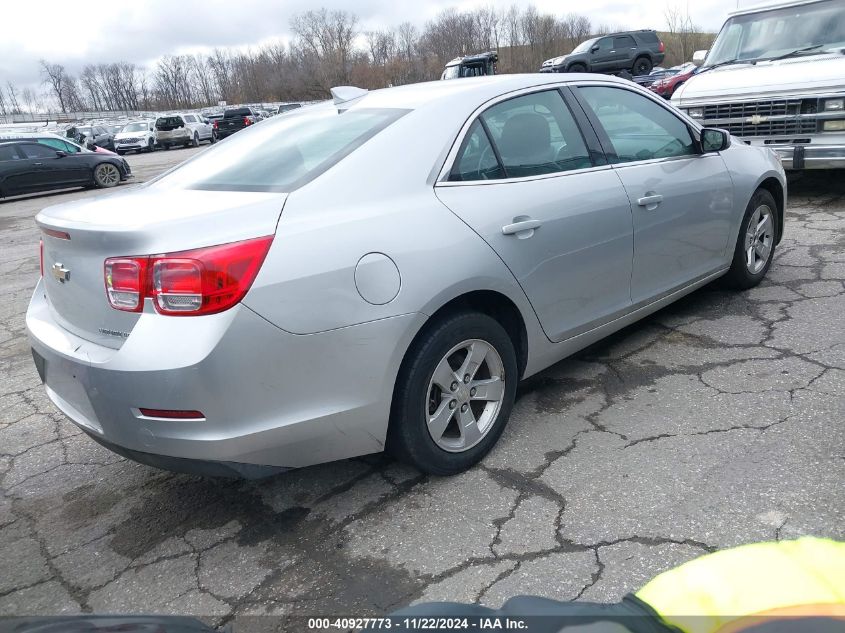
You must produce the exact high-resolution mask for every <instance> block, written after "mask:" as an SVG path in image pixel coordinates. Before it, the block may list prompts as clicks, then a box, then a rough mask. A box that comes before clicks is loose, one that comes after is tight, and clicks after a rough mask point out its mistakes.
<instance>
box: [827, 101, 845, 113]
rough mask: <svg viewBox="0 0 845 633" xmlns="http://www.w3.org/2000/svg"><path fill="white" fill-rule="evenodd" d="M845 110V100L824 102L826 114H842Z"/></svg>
mask: <svg viewBox="0 0 845 633" xmlns="http://www.w3.org/2000/svg"><path fill="white" fill-rule="evenodd" d="M842 110H845V99H827V100H826V101H825V102H824V111H825V112H841V111H842Z"/></svg>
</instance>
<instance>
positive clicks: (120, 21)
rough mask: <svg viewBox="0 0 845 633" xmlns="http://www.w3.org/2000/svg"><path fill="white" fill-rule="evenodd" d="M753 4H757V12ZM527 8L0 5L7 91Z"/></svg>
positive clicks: (712, 1) (591, 8)
mask: <svg viewBox="0 0 845 633" xmlns="http://www.w3.org/2000/svg"><path fill="white" fill-rule="evenodd" d="M737 1H739V2H740V3H741V6H748V5H749V4H751V3H752V2H753V0H693V1H692V2H689V3H688V4H687V2H685V0H650V1H649V0H591V1H590V2H587V3H577V2H571V1H567V0H536V1H535V2H534V3H533V4H534V5H535V6H536V7H537V8H538V10H540V11H541V12H549V13H557V14H565V13H567V12H569V11H575V12H579V13H583V14H584V15H586V16H587V17H589V18H590V20H591V21H592V22H593V24H596V25H597V24H607V25H609V26H624V27H625V28H630V29H635V28H656V29H661V28H663V27H664V26H665V19H664V17H663V16H664V11H665V8H666V6H667V4H670V5H673V6H675V5H679V6H681V7H686V6H688V7H689V12H690V14H691V15H692V18H693V21H694V22H695V23H696V24H698V25H700V26H702V27H704V28H705V29H708V30H714V31H715V30H717V29H718V28H719V27H720V26H721V24H722V22H723V20H724V18H725V14H726V13H727V12H728V11H729V10H731V9H733V8H735V7H736V5H737ZM754 3H756V2H754ZM511 4H517V5H519V6H527V5H528V4H529V2H527V1H526V2H520V1H518V0H517V1H514V0H480V1H472V0H457V1H453V2H449V1H445V0H353V1H347V2H341V1H340V0H323V1H322V2H319V1H315V0H312V1H310V2H309V1H308V0H237V1H233V0H128V1H127V0H119V1H118V2H111V3H109V2H102V0H38V1H35V2H33V1H29V2H27V1H24V0H0V16H2V18H3V20H2V22H3V35H2V37H0V84H2V85H3V86H5V85H6V82H7V81H12V82H13V83H15V84H16V85H18V87H19V88H23V87H25V86H30V87H36V86H38V85H39V84H40V76H39V66H38V60H39V59H40V58H45V59H47V60H49V61H52V62H59V63H62V64H64V65H65V66H66V67H67V68H68V70H70V71H71V72H73V73H74V74H75V73H77V72H78V71H79V69H80V68H81V67H82V66H84V65H85V64H87V63H96V62H111V61H130V62H136V63H138V64H141V65H149V64H152V63H154V61H155V60H156V59H157V58H158V57H160V56H161V55H164V54H167V53H194V52H198V51H203V50H209V49H212V48H214V47H217V46H220V47H223V46H246V45H255V44H259V43H261V42H266V41H268V40H272V39H276V38H282V39H285V38H287V37H289V36H290V30H289V24H290V18H291V16H292V15H294V14H295V13H298V12H301V11H304V10H307V9H310V8H314V7H318V6H325V7H326V8H328V9H346V10H348V11H351V12H354V13H355V14H356V15H358V17H359V20H360V22H359V24H360V27H361V30H368V29H375V28H381V27H386V26H392V25H396V24H399V23H400V22H402V21H404V20H408V21H410V22H413V23H414V24H416V25H418V26H422V25H424V24H425V22H426V21H427V20H430V19H432V18H433V17H435V16H436V15H437V14H438V13H439V12H440V11H442V10H443V9H446V8H449V7H455V8H457V9H469V8H473V7H476V6H495V7H502V8H505V7H508V6H510V5H511Z"/></svg>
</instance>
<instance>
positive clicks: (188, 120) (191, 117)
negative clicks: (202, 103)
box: [185, 114, 197, 123]
mask: <svg viewBox="0 0 845 633" xmlns="http://www.w3.org/2000/svg"><path fill="white" fill-rule="evenodd" d="M185 122H186V123H196V122H197V119H196V117H194V115H192V114H189V115H187V116H185Z"/></svg>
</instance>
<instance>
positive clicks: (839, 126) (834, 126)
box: [822, 119, 845, 132]
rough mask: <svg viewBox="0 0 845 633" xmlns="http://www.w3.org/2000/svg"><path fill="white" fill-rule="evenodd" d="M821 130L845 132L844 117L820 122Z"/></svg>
mask: <svg viewBox="0 0 845 633" xmlns="http://www.w3.org/2000/svg"><path fill="white" fill-rule="evenodd" d="M822 130H823V131H824V132H845V119H838V120H836V121H825V122H824V123H823V124H822Z"/></svg>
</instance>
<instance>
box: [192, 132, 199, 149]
mask: <svg viewBox="0 0 845 633" xmlns="http://www.w3.org/2000/svg"><path fill="white" fill-rule="evenodd" d="M191 146H193V147H199V146H200V137H199V135H198V134H197V133H196V132H194V139H193V140H192V141H191Z"/></svg>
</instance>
